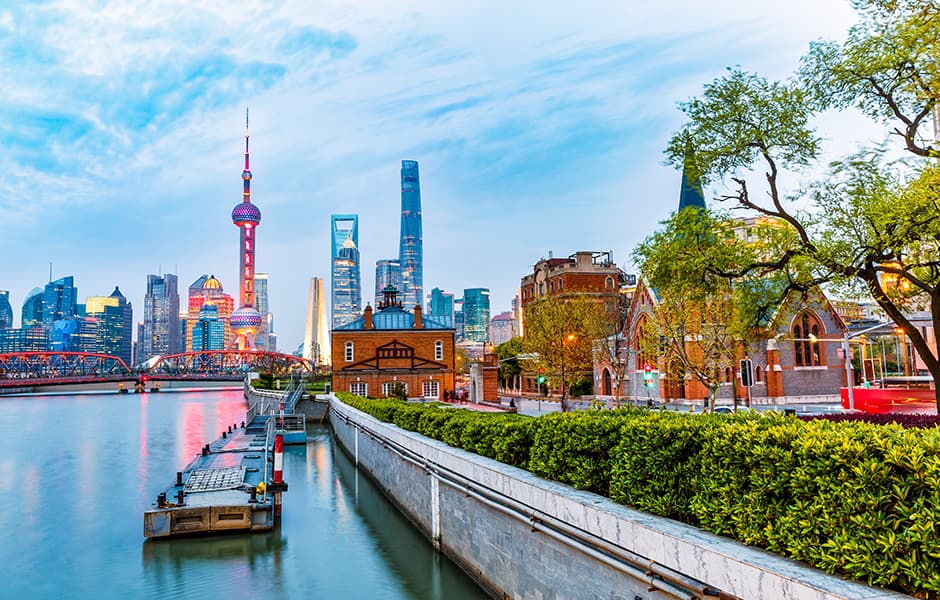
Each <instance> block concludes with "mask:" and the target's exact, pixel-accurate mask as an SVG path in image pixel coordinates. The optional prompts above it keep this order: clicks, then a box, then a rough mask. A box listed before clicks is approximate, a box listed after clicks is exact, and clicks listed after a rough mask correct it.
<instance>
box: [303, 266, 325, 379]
mask: <svg viewBox="0 0 940 600" xmlns="http://www.w3.org/2000/svg"><path fill="white" fill-rule="evenodd" d="M301 356H303V357H304V358H306V359H307V360H309V361H313V364H314V365H317V366H329V364H330V360H331V357H330V326H329V323H328V322H327V310H326V296H324V295H323V280H322V279H320V278H319V277H311V278H310V295H309V296H308V297H307V321H306V324H305V326H304V343H303V349H302V350H301Z"/></svg>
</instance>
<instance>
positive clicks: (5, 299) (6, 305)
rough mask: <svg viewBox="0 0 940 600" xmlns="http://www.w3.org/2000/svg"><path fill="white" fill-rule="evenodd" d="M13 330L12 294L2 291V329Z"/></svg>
mask: <svg viewBox="0 0 940 600" xmlns="http://www.w3.org/2000/svg"><path fill="white" fill-rule="evenodd" d="M12 328H13V307H12V306H10V292H9V291H7V290H0V329H12Z"/></svg>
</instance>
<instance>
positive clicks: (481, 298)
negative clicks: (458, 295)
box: [463, 288, 490, 343]
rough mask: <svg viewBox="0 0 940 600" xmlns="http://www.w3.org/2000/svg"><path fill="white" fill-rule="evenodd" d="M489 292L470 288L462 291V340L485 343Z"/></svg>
mask: <svg viewBox="0 0 940 600" xmlns="http://www.w3.org/2000/svg"><path fill="white" fill-rule="evenodd" d="M489 324H490V290H489V289H487V288H470V289H467V290H464V291H463V333H464V339H466V340H469V341H473V342H481V343H482V342H485V341H486V339H487V337H489Z"/></svg>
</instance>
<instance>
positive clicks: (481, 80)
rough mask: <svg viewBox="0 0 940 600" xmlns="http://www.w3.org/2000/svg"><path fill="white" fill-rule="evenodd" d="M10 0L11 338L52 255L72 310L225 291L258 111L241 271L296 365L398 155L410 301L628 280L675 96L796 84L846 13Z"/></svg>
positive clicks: (657, 213)
mask: <svg viewBox="0 0 940 600" xmlns="http://www.w3.org/2000/svg"><path fill="white" fill-rule="evenodd" d="M13 4H14V5H13V6H8V5H6V3H0V78H2V80H3V81H4V82H5V85H4V93H3V94H2V95H0V165H2V167H3V172H4V176H3V177H0V209H2V214H3V215H4V218H3V219H2V220H0V257H2V260H0V289H7V290H9V291H10V293H11V303H12V305H13V309H14V312H15V314H16V316H15V321H16V323H17V326H18V325H19V320H20V315H19V313H20V308H21V305H22V302H23V300H24V299H25V297H26V295H27V294H28V292H29V290H30V289H32V288H33V287H35V286H42V285H43V284H45V283H46V282H47V281H48V278H49V271H50V263H51V264H52V274H53V278H58V277H61V276H65V275H74V277H75V281H76V285H77V286H78V289H79V297H80V302H83V301H84V298H85V297H86V296H97V295H108V294H110V293H111V291H112V290H113V289H114V287H115V286H120V289H121V291H122V292H123V293H124V294H125V296H127V297H128V299H129V300H130V301H131V302H132V303H133V304H134V306H135V319H137V320H139V319H140V318H142V302H143V296H144V293H145V290H146V277H147V274H148V273H161V272H162V273H176V274H178V276H179V279H180V287H181V291H183V293H185V291H184V290H185V288H186V287H187V286H188V285H189V284H190V283H191V282H192V281H194V280H195V279H196V278H198V277H199V276H200V275H202V274H204V273H205V274H214V275H216V276H217V277H218V278H219V279H220V280H221V281H222V283H223V285H224V286H225V288H226V290H227V291H229V292H230V293H232V294H233V295H235V292H237V289H238V284H237V280H236V274H237V271H238V247H237V246H238V230H237V228H236V227H235V226H234V225H232V222H231V216H230V215H231V210H232V208H233V207H234V206H235V204H236V203H237V202H239V201H240V200H241V178H240V174H241V170H242V159H243V147H244V138H243V136H244V118H245V109H246V107H249V108H250V111H251V125H250V130H251V167H252V173H253V176H254V177H253V179H252V200H253V202H254V203H255V204H257V205H258V206H259V207H260V209H261V211H262V221H261V225H260V227H259V229H258V232H257V235H258V240H257V253H256V264H257V269H258V271H259V272H267V273H269V283H268V286H269V295H270V306H271V310H272V312H273V313H274V315H275V317H274V319H275V331H276V332H277V334H278V338H279V339H278V345H279V349H280V350H282V351H288V352H290V351H293V350H294V349H295V348H296V347H297V345H298V344H299V343H300V342H301V341H302V339H303V324H304V316H305V310H306V303H307V297H306V296H307V290H308V285H309V279H310V277H313V276H319V277H323V278H325V279H326V281H327V285H328V282H329V276H330V214H332V213H357V214H359V216H360V221H359V245H360V252H361V260H362V288H363V303H365V302H366V301H368V300H371V299H372V293H373V290H374V287H373V286H374V266H375V261H376V260H378V259H382V258H392V257H395V256H397V253H398V236H399V222H400V210H401V204H400V203H401V198H400V168H401V160H402V159H410V160H417V161H419V163H420V173H421V194H422V198H421V201H422V212H423V230H424V287H425V292H426V293H428V292H429V291H430V290H431V288H433V287H440V288H442V289H444V290H446V291H452V292H456V295H457V296H458V297H459V296H461V295H462V290H463V289H465V288H472V287H486V288H489V289H490V290H491V310H492V313H493V314H496V313H498V312H501V311H504V310H508V309H509V307H510V301H511V299H512V297H513V295H514V294H515V293H517V291H518V287H519V280H520V278H521V277H522V276H524V275H526V274H527V273H531V270H532V266H533V265H534V264H535V263H536V262H537V261H538V260H539V259H541V258H546V257H548V255H549V253H550V252H551V253H553V254H554V256H556V257H560V256H569V255H571V254H573V253H575V252H576V251H579V250H595V251H607V250H611V251H613V256H614V260H615V261H616V262H617V263H618V264H619V265H620V266H621V267H622V268H623V269H624V270H625V271H627V272H634V271H633V269H632V265H631V264H630V262H629V257H630V252H631V251H632V249H633V248H634V247H635V246H636V244H637V243H639V242H640V241H642V240H643V239H644V238H645V237H646V236H647V235H649V234H651V233H652V232H653V231H654V230H655V229H656V227H657V225H658V223H659V222H660V221H662V220H663V219H665V218H666V217H667V216H668V214H669V213H670V212H671V211H673V210H675V208H676V206H677V205H678V195H679V187H680V177H681V174H680V173H679V172H677V171H676V170H675V169H673V168H672V167H669V166H666V165H665V164H664V155H663V149H664V148H665V147H666V144H667V141H668V140H669V138H670V136H671V135H672V134H673V133H674V132H675V131H676V130H677V129H678V128H679V127H680V126H681V124H682V122H683V115H682V113H681V111H679V109H678V107H677V103H678V102H681V101H684V100H688V99H689V98H690V97H692V96H694V95H696V94H700V93H701V91H702V86H703V85H704V84H705V83H707V82H709V81H711V80H712V79H714V78H715V77H719V76H721V75H722V74H723V73H725V72H726V71H725V69H726V68H727V67H729V66H740V67H741V68H743V69H746V70H749V71H756V72H758V73H760V74H762V75H764V76H766V77H769V78H785V77H788V76H789V75H790V74H791V73H792V72H793V70H794V69H795V68H796V67H797V66H798V62H799V57H800V56H801V55H802V54H804V53H805V52H806V50H807V47H808V44H809V42H810V41H812V40H815V39H820V38H824V39H835V40H842V39H844V36H845V34H846V31H847V30H848V28H849V27H850V26H851V25H852V23H853V22H854V21H855V13H854V12H853V11H852V9H851V7H850V5H849V3H848V2H847V1H844V0H812V1H810V0H794V1H792V2H786V3H781V2H774V3H771V2H753V1H737V0H713V1H710V2H707V3H706V2H693V1H692V0H686V1H678V0H660V1H658V2H639V1H635V0H625V1H621V2H613V1H608V2H593V1H591V0H586V1H582V2H555V1H552V0H542V1H540V2H506V0H500V1H496V0H494V1H489V0H480V1H471V2H436V1H429V2H415V1H411V0H399V1H396V2H386V1H379V0H357V1H356V2H336V1H331V0H326V1H320V2H316V3H314V2H279V1H276V0H270V1H252V0H246V1H243V2H239V3H235V4H233V3H231V2H221V1H219V2H214V1H207V2H200V3H198V4H199V5H200V8H193V7H192V6H190V5H191V4H193V3H191V2H189V0H181V1H170V0H168V1H153V2H147V3H141V2H137V1H134V0H131V1H104V0H102V1H95V0H49V1H37V2H21V3H20V2H17V3H13ZM859 132H860V130H859V129H858V127H856V125H855V124H854V123H853V119H852V118H850V117H849V118H845V117H844V116H843V115H836V116H834V117H833V118H832V119H831V120H829V121H828V122H827V123H825V128H823V129H822V130H821V131H820V134H821V135H822V136H823V137H824V138H826V139H827V140H830V141H831V145H832V151H833V152H836V151H838V150H839V149H840V145H841V147H844V148H845V149H849V148H850V147H851V145H852V144H854V143H856V142H858V143H864V142H868V141H870V140H869V139H857V138H858V136H864V135H868V133H864V134H862V133H859ZM875 133H877V132H875ZM797 183H798V182H794V185H797ZM719 185H720V184H716V185H715V188H714V189H706V198H709V197H712V196H714V195H716V194H717V193H719V192H720V191H721V189H719V187H718V186H719ZM184 303H185V301H184Z"/></svg>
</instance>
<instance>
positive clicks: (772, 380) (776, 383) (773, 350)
mask: <svg viewBox="0 0 940 600" xmlns="http://www.w3.org/2000/svg"><path fill="white" fill-rule="evenodd" d="M765 380H766V382H767V397H768V398H779V397H781V396H783V367H781V366H780V348H779V347H777V340H775V339H769V340H767V373H766V375H765Z"/></svg>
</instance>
